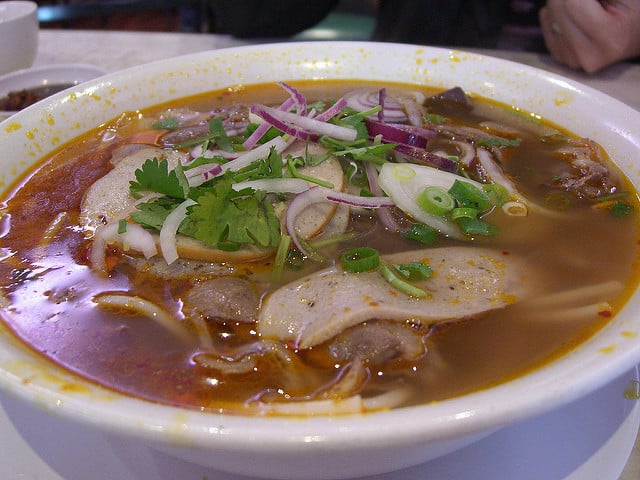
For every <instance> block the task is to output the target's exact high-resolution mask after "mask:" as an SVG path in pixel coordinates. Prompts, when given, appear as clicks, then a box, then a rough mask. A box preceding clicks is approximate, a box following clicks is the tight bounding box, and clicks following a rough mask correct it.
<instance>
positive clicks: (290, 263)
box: [285, 250, 304, 271]
mask: <svg viewBox="0 0 640 480" xmlns="http://www.w3.org/2000/svg"><path fill="white" fill-rule="evenodd" d="M285 265H286V266H287V268H288V269H289V270H294V271H298V270H300V269H301V268H302V267H303V266H304V255H303V254H302V253H301V252H300V251H298V250H289V253H288V254H287V260H286V263H285Z"/></svg>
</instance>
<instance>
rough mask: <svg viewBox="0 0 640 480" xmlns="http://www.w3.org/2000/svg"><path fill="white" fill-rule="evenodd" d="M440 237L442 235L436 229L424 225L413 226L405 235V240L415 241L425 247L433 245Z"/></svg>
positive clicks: (415, 224) (416, 224)
mask: <svg viewBox="0 0 640 480" xmlns="http://www.w3.org/2000/svg"><path fill="white" fill-rule="evenodd" d="M439 236H440V234H439V233H438V231H437V230H436V229H435V228H433V227H430V226H429V225H425V224H424V223H414V224H412V225H411V227H409V230H407V231H406V233H405V234H404V238H407V239H409V240H415V241H417V242H420V243H423V244H425V245H433V244H434V243H435V241H436V240H437V239H438V237H439Z"/></svg>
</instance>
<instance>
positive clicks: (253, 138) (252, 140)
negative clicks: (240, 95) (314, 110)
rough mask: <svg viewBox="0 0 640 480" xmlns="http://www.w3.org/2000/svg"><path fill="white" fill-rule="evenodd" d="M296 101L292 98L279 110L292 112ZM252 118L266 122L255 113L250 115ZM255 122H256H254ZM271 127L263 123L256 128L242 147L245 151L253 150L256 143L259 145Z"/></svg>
mask: <svg viewBox="0 0 640 480" xmlns="http://www.w3.org/2000/svg"><path fill="white" fill-rule="evenodd" d="M294 103H295V102H294V101H293V99H292V98H287V99H286V100H285V101H284V103H283V104H282V105H280V106H279V107H278V109H279V110H282V111H285V112H288V111H289V110H291V109H292V108H293V105H294ZM249 115H250V117H256V118H258V119H259V121H260V122H264V121H263V119H262V117H258V116H257V115H256V114H255V113H250V114H249ZM253 121H254V122H255V120H253ZM270 126H271V125H269V124H268V123H266V122H264V123H261V124H260V125H258V128H256V129H255V130H254V132H253V133H252V134H251V135H249V137H248V138H247V139H246V140H245V141H244V143H243V144H242V146H243V147H244V148H245V150H251V149H252V148H253V147H254V146H255V144H256V143H258V140H260V139H261V138H262V136H263V135H264V134H265V133H267V130H269V127H270Z"/></svg>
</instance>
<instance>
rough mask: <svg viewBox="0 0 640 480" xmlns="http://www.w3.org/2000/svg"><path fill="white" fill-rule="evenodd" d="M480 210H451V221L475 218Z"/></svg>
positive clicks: (462, 208) (469, 208) (459, 208)
mask: <svg viewBox="0 0 640 480" xmlns="http://www.w3.org/2000/svg"><path fill="white" fill-rule="evenodd" d="M479 213H480V210H478V209H477V208H471V207H458V208H454V209H453V210H451V220H457V219H459V218H477V217H478V214H479Z"/></svg>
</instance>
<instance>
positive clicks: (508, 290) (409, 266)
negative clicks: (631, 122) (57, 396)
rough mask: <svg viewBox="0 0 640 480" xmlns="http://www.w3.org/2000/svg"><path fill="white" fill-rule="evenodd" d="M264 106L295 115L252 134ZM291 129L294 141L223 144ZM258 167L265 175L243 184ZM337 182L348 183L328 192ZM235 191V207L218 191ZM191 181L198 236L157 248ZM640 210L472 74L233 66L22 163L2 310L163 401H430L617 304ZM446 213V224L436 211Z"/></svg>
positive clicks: (582, 333)
mask: <svg viewBox="0 0 640 480" xmlns="http://www.w3.org/2000/svg"><path fill="white" fill-rule="evenodd" d="M336 99H345V105H341V104H339V105H338V106H337V107H341V106H342V107H343V108H336V109H335V116H333V118H332V119H330V118H329V117H331V115H330V114H331V112H329V113H328V114H323V113H322V112H324V111H326V110H327V109H331V106H332V105H333V104H334V102H335V101H336ZM287 102H288V104H287ZM316 102H318V103H316ZM283 104H284V106H283V107H282V108H281V109H279V108H278V107H279V106H281V105H283ZM264 106H275V109H273V110H269V109H265V108H264ZM287 109H288V110H290V111H289V112H288V114H287V115H288V116H287V115H283V114H282V111H283V110H287ZM368 109H372V110H370V111H369V110H368ZM250 111H251V114H250ZM363 111H364V112H365V113H364V114H361V113H359V112H363ZM273 117H275V119H274V118H273ZM300 117H306V119H309V118H311V119H312V120H313V122H312V124H311V125H307V123H305V120H306V119H301V118H300ZM365 117H367V121H366V122H365V121H364V118H365ZM265 121H266V122H270V121H271V122H274V123H275V124H276V125H277V126H280V127H282V125H281V123H280V122H282V123H283V124H284V127H282V128H286V129H287V135H285V136H284V137H282V132H281V131H279V130H276V129H275V128H274V127H271V128H269V129H268V130H267V129H266V127H262V128H263V129H265V130H266V132H265V135H266V136H265V137H262V139H261V140H260V141H259V142H258V143H255V144H253V145H252V142H253V140H252V139H251V137H250V133H248V132H252V131H253V130H254V129H255V128H256V126H257V125H258V124H260V123H261V122H265ZM321 123H324V124H325V125H326V126H328V130H327V131H325V130H316V129H318V128H324V127H322V126H320V127H319V126H318V125H319V124H321ZM400 124H402V125H405V126H401V125H400ZM247 128H248V129H249V130H248V132H247ZM258 128H259V127H258ZM354 128H357V132H358V134H357V138H355V139H353V138H348V139H344V138H342V139H337V140H336V139H335V138H334V136H338V137H340V136H341V135H343V134H347V136H348V135H349V133H350V132H349V131H348V130H353V129H354ZM222 130H224V131H225V132H226V133H222ZM327 132H328V133H327ZM295 135H298V136H300V137H301V139H297V140H295V139H294V137H295ZM278 136H279V139H280V141H281V142H284V145H285V147H286V150H284V152H282V153H277V152H276V151H275V149H273V150H267V151H266V154H265V155H261V156H259V158H260V159H264V158H266V157H269V158H268V160H266V161H264V160H260V162H259V164H256V163H251V162H249V163H247V164H246V165H245V166H243V167H241V168H240V167H238V168H235V167H228V168H227V167H224V168H221V167H220V164H222V165H224V164H225V163H227V162H228V163H229V165H232V162H234V161H235V158H236V157H238V158H240V157H241V156H242V155H243V154H245V150H252V149H254V148H256V147H259V146H260V145H261V144H262V143H263V142H265V141H268V140H271V139H272V138H274V137H278ZM254 137H256V135H255V134H254ZM328 137H331V138H328ZM248 138H249V140H247V139H248ZM287 142H289V143H287ZM291 142H293V143H291ZM400 143H403V144H404V145H403V146H402V148H397V147H396V148H393V149H392V148H391V147H393V146H394V145H398V144H400ZM275 145H276V148H282V144H281V143H278V142H276V143H275ZM318 145H320V146H318ZM385 145H386V146H385ZM278 146H279V147H278ZM174 151H177V152H178V153H175V152H174ZM327 152H329V153H332V155H329V153H327ZM426 152H430V153H426ZM208 157H213V158H208ZM153 158H156V159H157V161H156V162H155V163H154V162H153V160H152V159H153ZM165 158H166V159H167V160H166V161H163V159H165ZM178 164H180V167H176V165H178ZM183 165H184V166H183ZM203 165H206V166H204V167H203ZM282 165H284V166H283V167H281V166H282ZM125 167H126V168H125ZM163 167H164V168H165V171H163ZM435 167H438V168H435ZM174 168H176V170H173V173H171V172H172V169H174ZM336 168H338V170H336ZM225 169H226V170H225ZM221 170H224V171H221ZM446 170H450V171H451V172H452V173H450V174H447V175H448V176H447V175H444V176H443V175H442V174H440V173H438V172H442V171H446ZM114 171H119V172H120V174H119V175H112V173H113V172H114ZM136 171H137V174H138V176H136V174H135V173H134V172H136ZM225 172H226V173H225ZM336 172H337V173H336ZM109 175H111V177H109ZM154 175H156V176H155V177H154ZM303 175H306V176H303ZM452 175H457V176H458V177H455V178H454V177H452ZM169 177H171V178H169ZM232 177H233V178H232ZM309 177H311V178H309ZM321 177H322V178H321ZM105 178H109V180H104V179H105ZM455 179H457V180H458V182H456V185H457V186H460V182H462V183H463V184H464V185H462V186H463V187H468V188H466V189H463V190H469V191H468V192H467V193H466V194H464V193H463V194H458V193H455V194H454V192H452V189H453V187H452V186H451V185H450V183H451V182H453V181H454V180H455ZM130 181H131V182H134V184H130ZM242 181H257V182H258V183H253V184H249V185H253V187H252V188H251V189H250V190H241V191H240V193H238V194H236V196H235V197H234V194H233V193H230V192H233V191H235V190H233V189H234V187H233V185H237V184H238V183H239V182H242ZM318 181H319V182H320V184H321V186H318V185H317V183H316V182H318ZM474 181H477V182H479V183H474ZM95 182H98V183H95ZM100 182H102V183H100ZM223 182H226V183H225V185H226V186H221V185H222V183H223ZM411 182H413V183H411ZM443 182H444V183H443ZM465 182H466V183H465ZM442 184H445V185H446V188H445V187H442ZM495 184H498V185H500V186H499V187H489V188H487V187H484V186H483V185H495ZM212 185H216V186H215V187H213V186H212ZM276 185H284V187H282V188H283V190H282V191H280V192H279V193H272V192H271V190H273V189H275V188H276ZM411 185H413V186H411ZM415 185H418V186H417V187H416V186H415ZM438 185H440V189H439V190H438V189H430V190H429V191H428V192H425V188H426V187H433V186H438ZM241 187H242V185H241ZM116 188H119V189H120V192H119V193H118V194H114V193H113V192H114V191H115V189H116ZM239 188H240V187H239ZM277 188H280V187H277ZM154 189H155V193H150V192H151V191H153V190H154ZM262 189H265V190H270V191H269V192H266V193H265V192H264V191H262ZM330 189H333V190H339V194H338V195H334V197H337V198H333V200H332V201H323V202H318V199H319V198H320V199H325V198H326V197H331V196H332V194H331V193H327V192H328V191H329V192H330ZM412 189H413V190H412ZM474 189H475V190H474ZM293 190H295V192H293V193H292V191H293ZM310 190H313V193H311V194H310V193H309V192H310ZM454 190H455V189H454ZM256 191H259V193H255V192H256ZM478 191H479V192H480V196H481V199H480V200H478V198H476V197H474V195H477V194H478V193H477V192H478ZM167 192H169V194H167ZM443 192H444V193H443ZM469 192H470V193H469ZM225 195H226V197H225ZM460 195H462V196H460ZM465 195H467V196H466V197H465ZM469 195H470V196H471V197H469ZM230 196H231V197H233V200H232V202H233V203H234V205H236V208H235V210H233V211H230V210H228V209H226V210H225V209H224V208H223V207H222V206H220V205H219V203H225V202H227V203H229V202H230V200H229V198H230ZM112 197H113V198H112ZM294 197H295V200H293V198H294ZM96 198H97V199H98V201H97V204H94V203H92V202H94V200H93V199H96ZM247 199H249V200H247ZM256 199H257V200H256ZM486 199H488V200H489V203H488V204H487V203H483V202H485V200H486ZM254 200H256V201H254ZM451 200H453V206H451V205H448V206H447V202H451ZM185 201H187V202H186V203H185ZM216 201H217V202H218V203H216ZM314 202H318V203H314ZM390 202H391V204H393V205H394V206H391V207H389V203H390ZM474 202H475V203H474ZM505 202H506V203H505ZM141 205H144V206H141ZM178 205H182V208H183V209H184V212H187V211H188V212H190V213H189V215H188V216H185V215H186V213H185V215H183V216H182V217H179V220H180V221H181V223H180V225H181V226H180V231H179V233H178V235H177V237H179V238H180V240H179V241H178V243H177V246H176V245H175V244H174V243H173V240H174V239H175V238H176V236H175V235H172V234H171V228H169V227H167V229H166V230H165V232H164V233H160V235H161V236H162V237H163V238H164V239H165V240H160V242H161V243H160V247H155V246H156V242H155V241H152V242H151V243H152V244H153V246H154V247H155V248H156V253H155V254H154V255H152V256H151V254H149V253H148V254H147V256H149V258H145V256H144V255H143V254H142V253H141V251H142V250H144V248H143V247H144V246H147V247H148V246H149V243H148V241H149V238H151V236H150V235H149V232H154V233H153V235H155V240H156V241H157V239H158V234H159V232H160V229H161V228H162V225H163V221H164V222H166V221H167V220H165V219H166V218H167V215H168V214H169V212H170V211H172V210H173V209H174V208H176V207H177V206H178ZM203 205H205V206H206V207H207V208H205V207H203ZM292 205H296V208H298V207H300V205H302V206H301V207H300V211H299V212H298V213H297V214H292V213H291V211H292V210H293V207H292ZM413 208H418V210H420V211H421V212H422V213H420V215H424V216H420V218H419V219H418V218H416V215H414V214H413V213H412V212H415V210H412V209H413ZM434 209H435V210H434ZM637 210H638V205H637V203H636V194H635V192H634V191H633V190H632V186H631V185H630V183H629V182H628V180H627V179H626V178H623V176H622V174H621V173H620V172H619V171H618V170H617V169H616V168H615V167H614V166H613V165H612V164H611V163H610V161H609V159H608V157H607V156H606V153H605V152H604V151H602V149H601V148H600V147H599V146H598V145H596V144H595V143H594V142H592V141H590V140H588V139H581V138H577V137H575V136H573V135H571V134H569V133H568V132H566V131H564V130H563V129H562V128H559V127H557V126H555V125H551V124H549V123H546V122H544V121H542V120H540V119H538V118H536V117H535V116H534V115H529V114H527V113H526V112H522V111H520V110H518V109H516V108H509V107H506V106H501V105H497V104H495V103H491V102H488V101H486V100H483V99H481V98H477V97H475V96H473V95H465V94H464V92H462V91H461V90H460V89H456V88H453V89H451V90H448V91H445V92H441V91H437V90H435V89H430V88H420V89H417V88H416V87H415V86H408V85H400V84H386V85H381V84H372V83H360V82H306V83H295V84H281V85H260V86H255V87H238V88H232V89H228V90H225V91H220V92H213V93H207V94H203V95H200V96H197V97H193V98H188V99H184V100H182V101H180V102H174V103H172V104H167V105H161V106H158V107H156V108H153V109H149V110H148V111H144V112H125V113H123V114H122V115H121V116H120V117H118V118H116V119H115V120H113V121H112V122H110V123H109V124H107V125H104V126H102V127H100V128H99V129H96V130H95V131H92V132H90V133H88V134H86V135H84V136H82V137H80V138H78V139H76V140H75V141H74V142H72V143H70V144H69V145H66V146H64V147H63V148H61V149H59V150H58V151H57V152H56V153H55V154H54V155H52V156H51V157H50V158H46V159H44V160H43V161H42V162H41V163H40V164H38V165H37V167H36V168H35V169H34V171H33V172H30V173H29V175H27V176H25V178H24V179H23V181H22V182H20V183H19V184H17V185H15V187H14V188H13V190H12V191H11V192H10V193H9V194H7V197H6V199H5V206H4V209H3V217H2V219H3V231H2V233H3V234H2V240H1V245H2V249H3V252H4V259H3V261H2V262H1V264H0V268H1V270H2V275H1V277H0V278H2V280H1V282H2V292H3V296H4V297H5V302H4V304H5V308H4V309H3V312H2V317H3V320H4V321H5V322H6V323H7V324H8V325H9V327H10V328H11V329H12V330H13V331H14V332H15V333H16V335H18V336H19V337H20V338H21V339H23V340H24V341H25V342H26V343H27V344H29V345H30V346H31V347H32V348H33V349H34V350H36V351H38V352H41V353H42V355H45V356H46V357H48V358H50V359H51V360H53V361H55V362H57V363H59V364H61V365H63V366H64V367H66V368H68V369H70V370H72V371H74V372H76V373H78V374H79V375H81V376H83V377H86V378H89V379H91V380H93V381H95V382H97V383H99V384H101V385H104V386H105V387H107V388H111V389H115V390H118V391H120V392H124V393H126V394H130V395H133V396H137V397H141V398H144V399H148V400H152V401H157V402H161V403H168V404H175V405H183V406H188V407H194V408H205V409H215V410H220V409H223V410H225V411H230V412H233V411H248V412H256V413H275V414H292V413H293V414H300V413H302V414H309V413H311V414H313V413H335V412H349V411H362V410H373V409H378V408H391V407H396V406H402V405H412V404H419V403H425V402H430V401H435V400H440V399H445V398H450V397H453V396H457V395H462V394H464V393H467V392H471V391H474V390H478V389H482V388H486V387H488V386H491V385H494V384H497V383H501V382H504V381H507V380H508V379H510V378H514V377H517V376H518V375H521V374H523V373H526V372H527V371H530V370H531V369H534V368H536V367H538V366H540V365H542V364H544V363H545V362H548V361H550V360H552V359H554V358H557V357H558V356H560V355H562V354H563V353H565V352H567V351H568V350H570V349H571V348H573V347H574V346H576V345H578V344H579V343H581V342H583V341H584V340H585V339H587V338H588V337H589V336H591V335H592V334H593V333H594V332H596V331H597V330H598V329H599V328H601V327H602V326H603V325H605V324H606V322H608V321H609V319H610V318H611V317H612V316H613V315H615V313H616V311H617V310H619V309H620V307H621V306H622V305H623V304H624V301H625V300H626V299H627V298H628V295H629V293H630V292H631V290H632V289H633V288H634V286H635V284H636V282H637V278H636V276H635V274H634V273H633V272H634V270H636V271H637V270H638V269H637V268H636V269H634V266H635V265H637V254H638V252H637V239H638V231H637V216H636V215H637V214H636V212H637ZM194 212H195V213H194ZM207 215H209V216H210V217H211V218H209V223H208V224H207V223H206V218H205V217H207ZM458 216H460V217H462V220H459V219H458ZM249 217H251V219H250V221H247V220H246V219H247V218H249ZM434 217H439V219H436V220H434V222H435V223H434V224H433V225H432V227H434V226H435V229H436V230H440V234H439V235H436V236H433V235H432V234H433V232H434V231H435V230H434V229H433V228H428V227H427V228H425V227H424V225H425V224H428V223H430V220H431V219H433V218H434ZM454 217H455V218H454ZM158 218H160V220H158ZM203 218H204V220H203ZM274 219H275V220H274ZM442 219H444V220H442ZM137 224H141V225H142V226H143V228H136V227H137ZM237 225H241V226H240V227H237ZM292 225H293V228H291V227H292ZM442 225H444V226H442ZM175 228H178V227H177V225H176V226H175V227H174V229H175ZM236 230H238V231H239V232H237V231H236ZM167 231H168V232H169V234H167ZM247 232H248V233H247ZM408 232H409V234H408ZM245 234H246V235H245ZM187 236H193V237H195V240H194V239H193V238H191V239H190V240H189V241H190V242H191V244H192V245H191V247H193V246H194V245H195V247H197V248H195V247H194V248H187V247H185V246H183V245H182V243H181V241H182V240H184V237H187ZM243 237H249V241H248V242H245V241H243V240H238V238H243ZM258 237H259V238H258ZM167 238H169V240H168V241H167V240H166V239H167ZM163 241H164V242H168V243H162V242H163ZM287 242H289V243H287ZM205 243H206V244H207V245H205V246H204V248H202V247H203V244H205ZM251 243H253V245H251ZM172 248H175V249H177V252H178V254H179V257H180V258H178V259H177V260H174V259H173V258H172V257H170V256H167V253H168V252H169V251H170V250H171V249H172ZM194 252H196V253H194ZM345 252H347V253H348V255H346V259H345V258H343V254H344V253H345ZM407 252H409V253H407ZM184 257H193V258H195V259H193V258H184ZM363 259H364V263H362V262H361V261H362V260H363ZM376 259H379V260H378V261H376ZM167 261H169V262H170V263H171V264H170V265H168V264H167ZM372 262H373V263H372ZM354 264H355V266H354ZM363 265H364V266H363ZM425 266H426V267H427V268H424V267H425ZM345 269H347V270H350V269H355V270H356V272H348V273H345V272H344V270H345ZM361 270H362V271H361ZM403 275H404V276H403ZM385 276H386V277H385ZM329 282H333V283H329ZM438 285H439V286H438ZM300 292H304V294H303V293H300ZM345 292H348V293H349V294H350V295H352V299H351V300H350V299H349V296H348V295H346V294H345ZM467 294H468V295H471V297H470V298H469V299H466V298H465V295H467ZM296 295H297V296H296ZM314 295H315V296H314ZM260 306H261V307H260ZM327 312H331V315H332V318H331V319H330V320H329V319H326V318H324V317H323V316H328V315H329V313H327ZM329 324H330V326H328V325H329ZM341 399H342V400H341Z"/></svg>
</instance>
